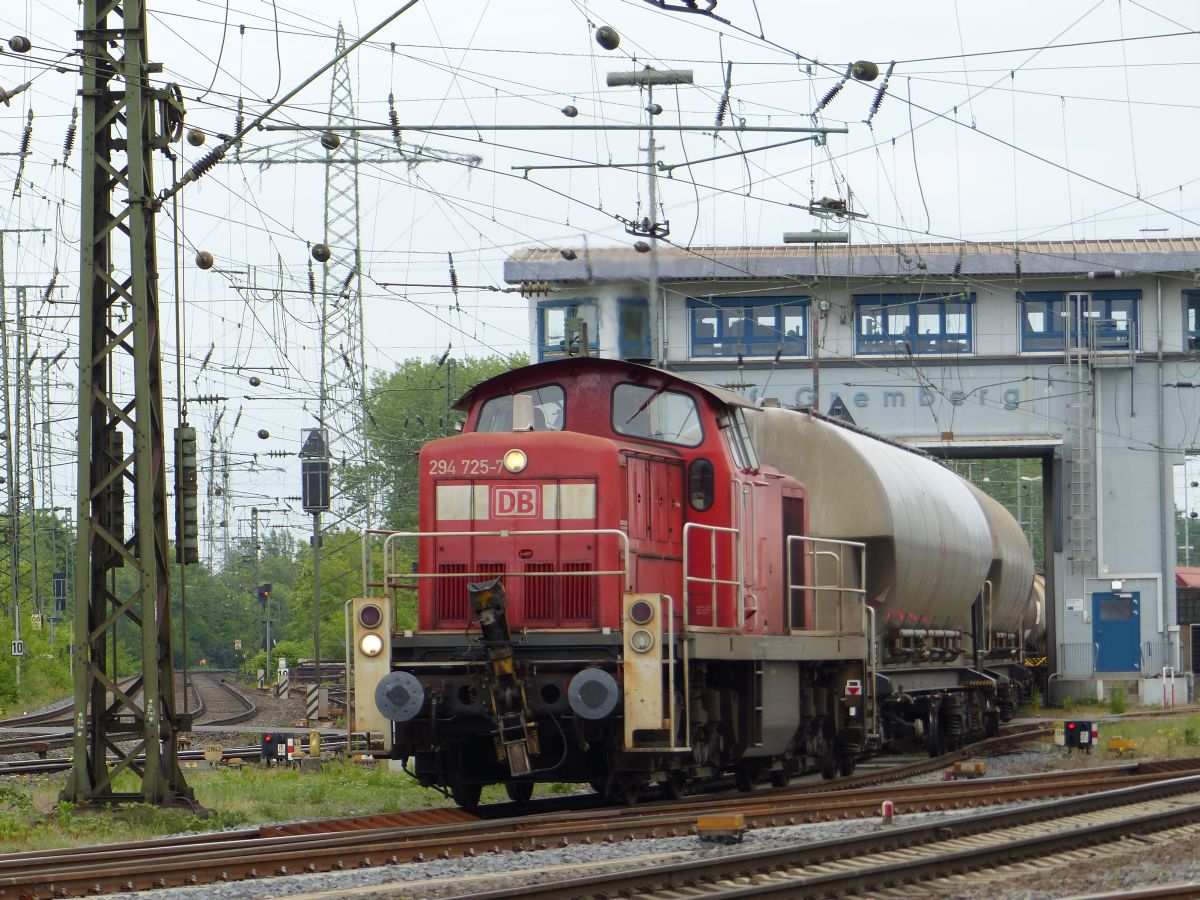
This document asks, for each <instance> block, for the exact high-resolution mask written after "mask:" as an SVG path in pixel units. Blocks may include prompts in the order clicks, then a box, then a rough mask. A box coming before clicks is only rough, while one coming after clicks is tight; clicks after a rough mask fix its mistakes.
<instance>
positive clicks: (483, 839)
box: [0, 767, 1200, 897]
mask: <svg viewBox="0 0 1200 900" xmlns="http://www.w3.org/2000/svg"><path fill="white" fill-rule="evenodd" d="M1123 768H1127V767H1109V770H1107V771H1106V772H1105V773H1101V775H1102V778H1101V779H1100V783H1102V784H1103V785H1104V786H1107V785H1108V784H1109V783H1111V781H1110V779H1111V777H1112V773H1113V772H1117V771H1119V770H1121V769H1123ZM1069 776H1070V777H1068V778H1067V779H1065V781H1066V782H1067V783H1068V786H1067V787H1066V788H1065V792H1067V793H1070V792H1072V791H1074V790H1078V789H1079V788H1080V784H1081V782H1080V781H1079V776H1078V773H1069ZM1030 780H1033V779H1013V780H1012V781H1015V782H1021V781H1030ZM1048 780H1049V779H1045V781H1048ZM997 781H998V780H997ZM1185 781H1187V782H1188V783H1189V785H1191V786H1190V787H1188V788H1186V789H1190V790H1196V789H1198V788H1197V787H1196V786H1195V785H1192V784H1191V783H1192V782H1200V776H1192V777H1191V778H1190V779H1185ZM1163 784H1164V783H1163V782H1162V781H1161V780H1159V781H1156V782H1154V784H1152V785H1150V788H1152V789H1156V790H1160V791H1164V790H1170V788H1164V787H1163ZM919 787H922V788H924V789H925V790H926V791H929V792H931V793H936V794H938V795H942V796H945V797H951V796H952V794H953V792H954V791H955V789H959V790H961V785H954V784H946V783H935V784H930V785H922V786H919ZM978 787H979V788H980V789H987V790H991V791H993V792H994V791H996V790H997V783H996V781H993V783H992V784H990V785H987V786H982V785H981V786H978ZM1026 790H1029V788H1028V786H1026ZM1046 792H1047V791H1046V790H1044V789H1043V790H1042V791H1041V794H1042V795H1043V796H1044V795H1045V793H1046ZM872 793H875V794H876V795H878V794H879V793H881V792H880V791H879V790H877V789H875V790H873V791H872ZM1119 793H1121V792H1114V791H1108V792H1107V793H1106V794H1105V795H1104V796H1114V795H1116V794H1119ZM773 798H774V795H773V794H771V793H770V792H763V793H762V795H761V796H760V797H758V798H752V797H749V796H747V795H742V797H741V798H740V799H741V802H742V805H743V806H745V807H747V808H748V807H750V806H753V805H756V804H754V803H752V802H748V801H755V800H756V801H757V803H758V804H762V806H761V808H759V809H758V811H757V812H752V813H751V814H750V816H748V818H749V819H752V820H754V821H756V824H759V825H769V824H776V822H775V821H774V820H777V819H778V818H779V816H780V815H782V814H784V813H786V810H787V805H786V804H785V803H782V802H780V801H779V800H778V799H773ZM733 799H734V800H736V799H738V798H733ZM838 799H840V798H836V797H833V796H831V795H828V794H819V795H813V796H810V797H809V800H810V801H812V802H816V803H818V804H829V803H832V802H835V801H836V800H838ZM843 799H844V798H843ZM877 799H878V798H877V797H875V798H873V799H872V801H871V802H872V804H874V803H875V802H876V801H877ZM1077 802H1079V801H1057V802H1056V804H1055V806H1056V808H1063V807H1064V806H1065V804H1068V803H1077ZM1128 802H1134V801H1132V800H1130V801H1128ZM665 806H667V808H666V809H657V810H650V809H645V810H640V809H636V808H630V809H623V810H615V811H611V812H612V813H613V815H612V816H611V818H610V819H609V820H597V816H596V812H595V810H591V811H586V812H577V813H572V814H570V815H568V816H538V817H532V818H522V819H502V820H495V821H481V820H473V819H471V818H470V817H469V816H467V818H466V819H465V820H462V821H460V822H459V823H457V824H454V823H451V824H447V825H440V826H434V827H413V820H412V819H411V818H407V819H405V817H403V816H401V817H400V818H401V821H405V822H406V824H403V825H396V824H392V825H390V826H389V827H376V828H368V829H367V830H347V829H349V828H352V827H353V826H354V820H332V821H330V822H326V823H317V824H318V826H324V827H325V828H327V829H328V830H326V831H320V832H317V833H301V834H290V833H286V832H284V833H281V831H282V829H285V828H287V826H281V827H280V828H279V829H271V828H263V829H259V830H257V832H256V831H251V830H243V831H241V832H237V833H235V834H232V835H229V834H215V835H193V836H190V837H188V838H186V839H185V840H182V841H175V840H171V839H162V840H159V841H151V842H139V843H137V844H135V845H110V846H107V847H93V848H75V849H68V850H57V851H39V852H35V853H28V854H17V855H12V856H7V857H0V897H10V896H29V895H30V894H37V893H39V892H50V891H53V892H56V895H57V896H67V895H78V894H81V893H86V892H93V893H94V892H96V891H98V890H137V889H145V888H155V887H164V886H171V885H181V884H190V883H206V882H210V881H216V880H232V879H238V878H255V877H262V876H269V875H276V874H294V873H297V872H315V871H325V870H330V869H339V868H345V867H350V866H370V865H380V864H385V863H401V862H413V861H416V862H420V861H426V860H430V859H435V858H451V857H453V856H456V855H459V856H469V855H474V854H475V853H477V852H500V851H501V850H503V849H522V850H536V849H544V848H546V847H550V846H568V845H570V844H572V843H591V842H611V841H616V840H618V839H620V838H631V837H663V836H669V835H676V836H678V835H681V834H690V833H691V832H692V830H693V823H694V821H695V817H696V814H697V813H698V812H700V811H703V808H704V807H702V806H701V805H699V804H689V805H687V807H686V808H685V809H682V810H681V809H679V808H675V809H671V808H670V807H669V805H665ZM445 813H450V814H457V815H459V816H466V815H467V814H465V813H461V812H460V811H452V810H447V811H443V813H442V814H445ZM428 814H429V813H428V812H427V813H425V815H428ZM833 814H834V813H831V815H830V817H832V815H833ZM389 818H390V820H391V821H392V822H393V823H394V822H395V821H396V818H395V817H389ZM374 821H377V818H368V819H366V820H359V822H360V824H368V825H369V824H372V823H373V822H374ZM784 824H786V823H784ZM912 831H914V830H913V829H908V830H904V829H899V830H896V831H892V832H889V834H890V835H904V834H908V833H910V832H912ZM916 831H922V830H921V829H916ZM935 831H936V829H934V830H930V829H924V832H923V833H926V834H927V835H928V834H932V833H934V832H935ZM832 843H833V844H835V845H836V846H837V847H839V848H840V847H842V846H844V845H846V843H847V842H846V841H842V840H839V841H837V842H832ZM687 868H689V869H692V868H694V865H693V864H689V866H688V867H687ZM522 890H533V889H522Z"/></svg>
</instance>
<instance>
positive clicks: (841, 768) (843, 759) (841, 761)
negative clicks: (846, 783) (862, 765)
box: [837, 753, 858, 778]
mask: <svg viewBox="0 0 1200 900" xmlns="http://www.w3.org/2000/svg"><path fill="white" fill-rule="evenodd" d="M856 762H858V760H857V759H856V758H855V757H854V756H851V755H850V754H849V753H845V754H842V755H841V756H839V757H838V758H837V770H838V774H839V775H841V776H842V777H843V778H848V777H850V776H851V775H853V774H854V765H855V763H856Z"/></svg>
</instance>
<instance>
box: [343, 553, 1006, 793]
mask: <svg viewBox="0 0 1200 900" xmlns="http://www.w3.org/2000/svg"><path fill="white" fill-rule="evenodd" d="M472 534H473V535H474V536H478V535H479V534H480V533H479V532H472ZM526 534H528V533H526ZM496 535H497V536H501V535H502V533H501V532H497V533H496ZM371 536H376V537H384V538H385V539H386V540H385V552H384V557H385V558H386V559H388V560H390V561H391V563H390V565H387V566H386V568H387V570H388V571H387V574H385V575H384V576H383V577H382V579H381V580H378V581H370V580H369V579H368V581H367V586H368V588H371V587H374V588H376V589H379V588H386V589H387V593H386V595H384V596H374V597H364V598H360V599H356V600H354V601H352V605H353V609H352V616H353V623H354V630H355V637H356V640H355V644H356V647H357V648H358V656H359V657H360V659H359V661H358V665H357V666H356V669H357V672H356V679H355V683H356V698H355V708H356V710H357V715H356V727H357V728H359V729H363V728H364V726H368V727H367V728H366V730H368V731H370V732H371V733H372V734H374V735H375V736H376V737H377V738H378V741H379V743H377V744H376V747H377V748H379V749H382V750H383V751H384V752H386V753H388V754H389V755H390V756H392V757H393V758H397V759H400V760H402V761H404V765H405V766H406V768H408V767H409V766H410V765H411V774H412V775H413V776H414V777H415V778H416V779H417V780H418V781H419V782H420V783H421V784H422V785H425V786H430V787H435V788H439V789H442V790H445V791H446V792H448V793H449V794H450V795H451V796H452V797H453V799H454V800H455V802H456V803H458V804H459V805H460V806H463V807H466V808H472V807H474V806H476V805H478V803H479V798H480V793H481V791H482V788H483V787H484V786H486V785H488V784H503V785H504V786H505V789H506V792H507V793H508V796H509V797H510V798H511V799H512V800H514V801H517V802H525V801H527V800H528V799H529V798H530V797H531V796H532V793H533V788H534V785H535V784H536V783H538V782H545V781H559V782H586V783H589V784H591V786H592V787H593V789H595V790H596V791H597V792H599V793H602V794H604V795H605V796H606V797H608V798H609V799H611V800H613V801H614V802H620V803H632V802H634V801H635V800H636V799H637V797H638V794H639V793H640V792H641V791H642V790H643V789H644V788H646V787H647V786H657V787H658V788H659V789H660V790H661V791H662V792H663V793H664V794H665V795H666V796H668V797H677V796H679V795H680V794H681V792H682V791H683V789H684V788H685V787H691V786H695V785H701V784H704V783H706V782H713V781H715V780H718V779H722V778H727V777H729V776H732V777H733V779H734V781H735V783H736V785H737V786H738V788H739V789H742V790H749V789H750V788H751V787H753V786H754V785H755V784H756V783H759V782H760V781H763V780H768V781H770V783H771V784H773V785H775V786H783V785H785V784H787V782H788V780H789V779H790V778H792V777H793V776H796V775H800V774H804V773H810V772H820V773H821V774H822V775H823V776H824V777H825V778H833V777H835V775H839V774H840V775H850V774H851V773H852V772H853V771H854V768H855V765H856V763H857V761H858V760H859V759H861V758H863V757H865V756H869V755H871V754H874V753H876V752H879V751H881V750H887V751H901V750H911V749H914V748H919V749H922V750H926V751H928V753H929V754H930V755H931V756H936V755H940V754H941V753H944V752H947V751H949V750H952V749H956V748H959V747H961V746H963V745H964V744H966V743H969V742H971V741H975V740H981V739H983V738H985V737H990V736H994V735H995V734H996V733H997V732H998V729H999V725H1000V723H1001V722H1005V721H1008V720H1009V719H1010V718H1011V717H1012V714H1013V711H1014V709H1015V708H1016V706H1017V705H1018V703H1019V702H1020V701H1021V700H1022V699H1023V696H1022V692H1023V690H1024V685H1025V683H1026V681H1027V678H1026V677H1025V675H1024V672H1023V669H1022V667H1021V665H1020V664H1019V663H1018V662H1016V661H1015V660H1014V658H1013V655H1012V654H1011V653H1009V652H1008V651H1009V646H1008V645H1009V644H1010V636H1005V635H1001V634H998V633H997V634H996V635H995V636H994V637H995V639H996V648H995V650H989V651H988V653H987V654H986V655H990V656H993V657H995V658H994V659H993V660H992V661H991V664H986V663H985V664H982V665H981V664H975V665H961V664H957V663H959V661H960V660H961V658H962V654H963V649H962V647H961V643H960V642H961V639H962V637H963V635H962V634H961V633H960V632H955V631H950V630H944V629H941V630H939V629H919V628H893V629H890V630H887V631H885V632H883V633H882V634H883V637H884V640H883V641H882V647H880V646H879V645H878V644H877V642H875V641H868V639H867V636H868V635H870V634H873V633H875V628H874V624H873V619H874V614H875V609H874V608H873V607H872V606H870V605H869V604H865V603H862V602H861V601H862V595H863V591H862V590H861V589H858V588H852V587H848V586H846V585H845V584H841V583H838V584H820V585H817V584H814V585H805V584H797V583H791V584H790V589H791V590H792V591H811V592H814V593H816V594H817V595H818V596H821V595H823V596H825V597H826V598H827V599H828V598H834V599H835V605H836V610H835V611H834V612H833V613H832V615H834V616H835V617H836V618H838V619H841V618H844V617H845V615H846V614H847V612H848V610H855V611H857V613H858V614H859V615H860V616H861V625H860V627H858V628H855V629H851V630H849V631H842V632H839V633H837V634H836V635H831V636H823V635H812V634H805V635H800V634H798V633H797V634H793V635H792V636H785V637H779V638H770V637H762V636H760V637H747V636H745V635H741V634H738V633H736V632H733V631H731V630H722V629H715V628H705V627H704V626H698V627H694V626H689V624H688V623H687V622H686V621H684V622H683V628H682V629H681V630H680V631H679V632H676V631H675V626H674V623H675V622H676V621H678V620H679V618H680V617H679V616H677V615H671V614H669V612H670V611H673V610H682V611H686V609H687V608H688V607H687V603H686V602H684V603H683V604H677V603H675V601H674V600H673V599H672V598H671V597H670V596H668V595H662V594H637V593H630V592H626V593H625V594H624V596H623V614H622V628H621V631H620V633H616V632H614V631H612V630H611V629H602V630H601V631H600V632H589V631H576V632H569V631H561V630H559V631H526V632H524V633H515V634H514V633H512V632H510V630H509V627H508V624H507V615H506V609H507V598H506V591H505V579H504V578H500V577H494V578H490V579H488V580H485V581H484V580H481V581H468V582H466V583H465V588H466V591H467V593H468V596H469V598H470V608H471V611H472V619H471V622H470V625H469V626H468V628H467V630H466V632H465V633H435V632H425V633H419V632H413V631H411V630H406V631H399V632H397V631H394V630H393V628H392V624H391V623H392V621H393V616H394V611H395V609H396V595H397V594H398V593H400V592H403V591H415V589H416V587H417V582H418V581H419V579H420V578H422V577H429V578H437V577H438V575H436V574H433V573H429V574H427V575H426V576H422V575H421V574H419V573H398V572H397V571H396V569H397V568H398V567H399V565H398V562H397V560H398V559H399V558H400V556H401V554H399V553H398V551H397V544H396V541H398V540H403V539H421V538H428V537H434V536H435V534H434V533H428V534H426V533H414V532H371V533H369V534H368V535H365V536H364V564H365V565H369V557H370V553H369V551H368V550H367V549H366V548H367V546H368V543H369V538H370V537H371ZM436 536H438V537H446V536H447V535H446V533H437V534H436ZM608 536H609V537H613V538H616V539H618V540H619V541H620V542H621V543H622V544H624V543H625V542H626V541H627V538H626V536H625V535H624V534H622V533H620V532H611V533H609V535H608ZM791 540H793V541H795V542H798V543H805V544H809V545H810V548H811V550H810V552H811V553H812V555H814V556H815V555H817V554H822V553H825V554H831V553H836V554H838V555H844V554H846V553H847V552H848V553H849V554H850V555H851V556H852V557H853V558H854V560H855V565H857V566H859V567H863V566H865V559H864V554H865V548H864V547H863V545H862V544H854V543H852V542H843V541H828V540H822V539H814V538H807V537H802V536H792V538H791ZM830 547H833V548H834V549H833V550H830V549H829V548H830ZM735 552H736V551H735ZM839 568H840V567H839ZM476 574H477V575H478V576H479V577H481V578H482V577H483V574H484V573H476ZM565 574H566V573H562V572H544V573H539V575H540V577H562V576H563V575H565ZM593 575H594V576H595V577H597V578H620V579H622V581H623V582H624V583H626V584H628V582H629V573H628V572H626V571H624V570H612V571H598V572H595V573H593ZM456 577H458V578H460V579H462V578H464V577H473V576H471V575H470V573H468V576H463V575H458V576H456ZM518 577H519V576H518ZM792 577H793V576H792V575H791V574H789V580H790V579H791V578H792ZM709 580H711V579H710V577H709V576H705V577H699V576H689V578H688V582H689V583H690V582H697V581H698V582H703V581H709ZM852 580H854V579H852ZM857 581H858V583H861V578H859V579H857ZM459 583H460V584H462V583H463V582H461V581H460V582H459ZM685 618H686V617H685ZM370 635H377V636H378V640H377V641H372V639H371V638H370ZM364 646H366V647H369V648H374V647H378V648H379V650H378V651H376V653H374V654H372V655H369V656H366V657H365V659H364V658H363V657H364V654H363V647H364ZM384 648H388V649H389V650H390V653H383V652H382V651H383V649H384ZM881 651H882V652H881ZM881 663H886V664H887V665H886V666H883V667H882V670H881ZM372 664H374V665H372ZM375 726H378V727H379V729H380V730H379V731H376V730H375Z"/></svg>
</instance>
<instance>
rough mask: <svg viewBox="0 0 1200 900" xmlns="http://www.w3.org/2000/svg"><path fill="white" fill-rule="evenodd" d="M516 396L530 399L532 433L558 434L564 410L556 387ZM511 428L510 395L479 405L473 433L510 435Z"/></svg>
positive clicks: (548, 385) (558, 388) (511, 407)
mask: <svg viewBox="0 0 1200 900" xmlns="http://www.w3.org/2000/svg"><path fill="white" fill-rule="evenodd" d="M517 393H520V394H524V395H527V396H530V397H532V398H533V430H534V431H562V427H563V414H564V406H565V402H564V395H563V389H562V388H560V387H559V386H558V385H557V384H546V385H543V386H542V387H536V388H530V389H529V390H527V391H518V392H517ZM512 427H513V395H512V394H504V395H502V396H500V397H493V398H492V399H491V400H488V401H487V402H486V403H484V404H483V409H482V410H480V411H479V424H478V425H477V426H475V430H476V431H512Z"/></svg>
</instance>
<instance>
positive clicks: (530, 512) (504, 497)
mask: <svg viewBox="0 0 1200 900" xmlns="http://www.w3.org/2000/svg"><path fill="white" fill-rule="evenodd" d="M537 514H538V489H537V488H536V487H497V488H492V518H494V519H503V518H520V519H535V518H537Z"/></svg>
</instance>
